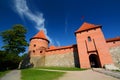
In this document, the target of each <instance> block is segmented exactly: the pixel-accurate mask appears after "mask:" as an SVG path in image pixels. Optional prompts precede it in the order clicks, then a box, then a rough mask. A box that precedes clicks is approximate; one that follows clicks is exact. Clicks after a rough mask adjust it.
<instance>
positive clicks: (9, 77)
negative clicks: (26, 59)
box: [0, 70, 21, 80]
mask: <svg viewBox="0 0 120 80" xmlns="http://www.w3.org/2000/svg"><path fill="white" fill-rule="evenodd" d="M0 80H21V71H20V70H12V71H10V72H9V73H7V74H6V75H5V76H4V77H2V78H1V79H0Z"/></svg>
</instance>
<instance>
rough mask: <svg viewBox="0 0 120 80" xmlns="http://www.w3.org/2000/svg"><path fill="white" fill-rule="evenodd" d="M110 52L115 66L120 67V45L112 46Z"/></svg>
mask: <svg viewBox="0 0 120 80" xmlns="http://www.w3.org/2000/svg"><path fill="white" fill-rule="evenodd" d="M110 53H111V55H112V59H113V62H114V64H115V66H117V67H119V68H120V45H119V46H115V47H111V48H110Z"/></svg>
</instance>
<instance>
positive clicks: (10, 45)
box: [1, 25, 28, 54]
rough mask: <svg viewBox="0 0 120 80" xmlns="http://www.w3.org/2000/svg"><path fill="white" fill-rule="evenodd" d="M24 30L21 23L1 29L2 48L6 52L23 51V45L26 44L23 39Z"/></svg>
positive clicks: (17, 52) (16, 52)
mask: <svg viewBox="0 0 120 80" xmlns="http://www.w3.org/2000/svg"><path fill="white" fill-rule="evenodd" d="M26 32H27V30H26V29H25V28H24V27H23V26H22V25H15V26H13V27H12V29H9V30H6V31H3V32H2V33H1V36H2V38H3V42H4V45H3V46H2V48H4V50H5V51H6V52H7V53H15V54H19V53H23V52H24V51H25V46H27V45H28V43H27V41H26V40H25V34H26Z"/></svg>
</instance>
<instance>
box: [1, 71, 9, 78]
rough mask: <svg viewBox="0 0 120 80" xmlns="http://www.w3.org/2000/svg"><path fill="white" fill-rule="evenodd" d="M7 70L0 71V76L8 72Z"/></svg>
mask: <svg viewBox="0 0 120 80" xmlns="http://www.w3.org/2000/svg"><path fill="white" fill-rule="evenodd" d="M8 72H9V71H0V77H3V76H4V75H5V74H6V73H8Z"/></svg>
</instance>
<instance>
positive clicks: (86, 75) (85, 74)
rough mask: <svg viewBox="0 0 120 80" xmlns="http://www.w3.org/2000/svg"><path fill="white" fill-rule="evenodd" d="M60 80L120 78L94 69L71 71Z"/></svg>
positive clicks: (112, 79) (106, 79)
mask: <svg viewBox="0 0 120 80" xmlns="http://www.w3.org/2000/svg"><path fill="white" fill-rule="evenodd" d="M58 80H120V79H117V78H114V77H111V76H107V75H105V74H101V73H98V72H95V71H92V70H85V71H69V72H67V73H66V74H65V75H64V76H63V77H61V78H59V79H58Z"/></svg>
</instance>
